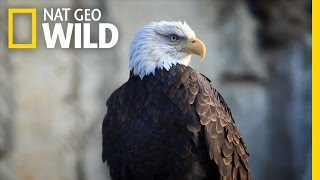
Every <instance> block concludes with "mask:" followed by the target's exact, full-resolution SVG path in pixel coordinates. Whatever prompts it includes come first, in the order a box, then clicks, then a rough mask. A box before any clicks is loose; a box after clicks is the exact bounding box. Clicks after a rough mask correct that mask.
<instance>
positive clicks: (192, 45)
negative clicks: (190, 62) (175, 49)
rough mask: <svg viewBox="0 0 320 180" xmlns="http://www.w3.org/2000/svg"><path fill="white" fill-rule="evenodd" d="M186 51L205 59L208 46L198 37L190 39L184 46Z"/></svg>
mask: <svg viewBox="0 0 320 180" xmlns="http://www.w3.org/2000/svg"><path fill="white" fill-rule="evenodd" d="M182 49H183V50H184V51H185V52H188V53H190V54H195V55H198V56H200V57H201V61H203V59H204V57H205V55H206V46H205V45H204V43H203V42H202V41H201V40H200V39H198V38H192V39H190V40H189V41H188V42H187V44H186V45H184V46H183V48H182Z"/></svg>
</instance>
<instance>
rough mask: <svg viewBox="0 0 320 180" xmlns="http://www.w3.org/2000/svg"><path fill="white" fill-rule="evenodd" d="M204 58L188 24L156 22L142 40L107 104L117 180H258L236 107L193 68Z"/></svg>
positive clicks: (109, 149) (108, 150)
mask: <svg viewBox="0 0 320 180" xmlns="http://www.w3.org/2000/svg"><path fill="white" fill-rule="evenodd" d="M205 53H206V49H205V45H204V43H203V42H202V41H201V40H199V39H197V38H196V36H195V33H194V32H193V30H192V29H191V28H190V27H189V25H187V24H186V23H185V22H184V23H182V22H167V21H161V22H153V23H150V24H147V25H145V26H144V27H143V28H142V29H141V30H140V31H139V32H138V33H137V34H136V36H135V38H134V40H133V41H132V44H131V47H130V54H129V69H130V77H129V79H128V81H127V82H125V83H124V84H123V85H122V86H121V87H119V88H118V89H117V90H115V91H114V92H113V93H112V95H111V96H110V97H109V99H108V100H107V107H108V109H107V113H106V115H105V118H104V120H103V124H102V134H103V140H102V148H103V150H102V159H103V162H105V161H107V164H108V166H109V169H110V175H111V178H112V179H115V180H117V179H136V180H144V179H172V180H176V179H232V180H240V179H241V180H244V179H251V177H250V173H249V167H248V156H249V153H248V150H247V148H246V146H245V144H244V142H243V139H242V138H241V135H240V133H239V131H238V129H237V128H236V125H235V121H234V119H233V117H232V114H231V111H230V109H229V107H228V106H227V104H226V103H225V101H224V100H223V98H222V96H221V95H220V94H219V93H218V92H217V90H215V89H214V88H213V87H212V85H211V84H210V80H209V79H208V78H207V77H205V76H204V75H202V74H201V73H199V72H198V71H196V70H195V69H193V68H192V67H191V66H189V62H190V59H191V55H192V54H195V55H199V56H201V57H202V58H204V56H205Z"/></svg>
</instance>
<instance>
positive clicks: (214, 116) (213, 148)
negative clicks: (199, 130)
mask: <svg viewBox="0 0 320 180" xmlns="http://www.w3.org/2000/svg"><path fill="white" fill-rule="evenodd" d="M186 77H189V78H186ZM182 79H183V80H184V84H185V85H187V86H188V91H189V92H188V101H189V103H190V104H193V105H194V106H195V109H196V111H197V114H198V115H199V118H200V122H201V124H202V125H203V126H204V129H205V131H206V132H205V136H206V142H207V144H208V151H209V155H210V158H211V159H212V160H214V162H215V163H216V164H217V165H218V166H219V172H220V175H221V179H232V180H245V179H251V176H250V172H249V167H248V157H249V153H248V150H247V147H246V146H245V144H244V142H243V140H242V138H241V135H240V133H239V131H238V129H237V128H236V125H235V121H234V119H233V117H232V114H231V111H230V109H229V107H228V106H227V104H226V103H225V101H224V99H223V98H222V96H221V95H220V94H219V93H218V91H217V90H215V89H214V88H213V87H212V86H211V84H210V80H208V78H206V77H205V76H203V75H201V74H200V73H197V72H196V71H194V70H191V71H184V74H183V75H182Z"/></svg>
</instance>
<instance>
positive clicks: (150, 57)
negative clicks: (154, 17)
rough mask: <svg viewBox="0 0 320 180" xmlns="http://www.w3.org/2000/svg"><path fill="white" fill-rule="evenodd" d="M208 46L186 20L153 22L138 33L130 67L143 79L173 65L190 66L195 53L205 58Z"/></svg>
mask: <svg viewBox="0 0 320 180" xmlns="http://www.w3.org/2000/svg"><path fill="white" fill-rule="evenodd" d="M205 53H206V48H205V45H204V44H203V42H202V41H201V40H199V39H197V38H196V36H195V34H194V32H193V30H192V29H191V28H190V26H189V25H188V24H187V23H186V22H184V23H182V22H180V21H179V22H167V21H160V22H152V23H150V24H147V25H145V26H144V27H142V29H141V30H140V31H139V32H138V33H137V34H136V36H135V38H134V39H133V41H132V43H131V47H130V54H129V68H130V70H131V71H132V73H133V74H134V75H137V76H140V78H141V79H142V78H143V77H144V76H145V75H149V74H150V73H153V74H154V73H155V70H156V69H163V68H164V69H166V70H169V69H170V67H171V66H172V65H176V64H182V65H185V66H188V64H189V62H190V59H191V54H196V55H199V56H201V58H202V59H203V58H204V56H205Z"/></svg>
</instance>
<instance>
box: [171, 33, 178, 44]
mask: <svg viewBox="0 0 320 180" xmlns="http://www.w3.org/2000/svg"><path fill="white" fill-rule="evenodd" d="M170 40H171V41H172V42H175V41H177V40H179V37H178V36H177V35H171V36H170Z"/></svg>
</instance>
